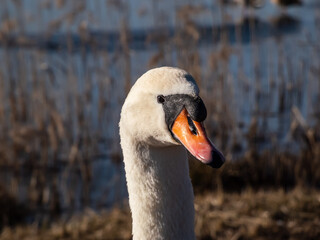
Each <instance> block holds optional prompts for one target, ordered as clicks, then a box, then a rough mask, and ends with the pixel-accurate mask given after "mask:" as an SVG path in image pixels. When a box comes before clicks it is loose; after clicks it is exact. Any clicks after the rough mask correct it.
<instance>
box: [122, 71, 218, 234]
mask: <svg viewBox="0 0 320 240" xmlns="http://www.w3.org/2000/svg"><path fill="white" fill-rule="evenodd" d="M206 115H207V112H206V108H205V106H204V104H203V102H202V100H201V98H200V97H199V89H198V86H197V85H196V82H195V80H194V79H193V78H192V76H191V75H190V74H188V73H187V72H186V71H184V70H181V69H178V68H172V67H161V68H156V69H152V70H149V71H148V72H146V73H145V74H144V75H142V76H141V77H140V78H139V79H138V80H137V81H136V83H135V84H134V86H133V87H132V88H131V90H130V92H129V94H128V96H127V98H126V100H125V102H124V104H123V107H122V110H121V119H120V123H119V127H120V139H121V147H122V151H123V157H124V164H125V172H126V180H127V187H128V192H129V205H130V208H131V213H132V234H133V239H139V240H140V239H177V240H179V239H184V240H185V239H194V238H195V233H194V205H193V189H192V185H191V181H190V177H189V166H188V161H187V154H186V150H185V149H188V151H189V152H190V153H191V154H192V155H193V156H195V157H196V158H197V159H199V160H200V161H202V162H203V163H205V164H208V165H210V166H212V167H215V168H219V167H220V166H221V165H222V164H223V162H224V157H223V155H222V154H221V153H220V152H219V151H218V150H217V149H216V148H215V147H214V145H213V144H212V143H211V142H210V140H209V139H208V138H207V136H206V133H205V130H204V127H203V123H202V122H203V121H204V120H205V118H206Z"/></svg>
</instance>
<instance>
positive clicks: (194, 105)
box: [162, 94, 207, 130]
mask: <svg viewBox="0 0 320 240" xmlns="http://www.w3.org/2000/svg"><path fill="white" fill-rule="evenodd" d="M164 99H165V101H164V102H162V106H163V110H164V112H165V120H166V123H167V126H168V128H169V130H171V128H172V125H173V123H174V121H175V120H176V118H177V117H178V115H179V114H180V112H181V111H182V109H183V108H186V110H187V112H188V114H189V116H190V118H191V119H192V120H194V121H197V122H202V121H204V120H205V119H206V117H207V110H206V107H205V106H204V103H203V101H202V99H201V98H200V97H199V96H197V97H193V96H190V95H187V94H174V95H167V96H164ZM191 122H192V121H191ZM189 126H190V124H189Z"/></svg>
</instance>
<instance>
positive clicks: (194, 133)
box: [187, 116, 198, 135]
mask: <svg viewBox="0 0 320 240" xmlns="http://www.w3.org/2000/svg"><path fill="white" fill-rule="evenodd" d="M187 119H188V124H189V129H190V132H191V133H192V134H193V135H198V131H197V128H196V126H195V125H194V123H193V121H192V119H191V118H190V116H187Z"/></svg>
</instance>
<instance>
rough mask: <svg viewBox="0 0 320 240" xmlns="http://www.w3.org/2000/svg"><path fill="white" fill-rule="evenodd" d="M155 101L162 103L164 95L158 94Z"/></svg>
mask: <svg viewBox="0 0 320 240" xmlns="http://www.w3.org/2000/svg"><path fill="white" fill-rule="evenodd" d="M157 101H158V103H164V101H165V99H164V96H163V95H158V96H157Z"/></svg>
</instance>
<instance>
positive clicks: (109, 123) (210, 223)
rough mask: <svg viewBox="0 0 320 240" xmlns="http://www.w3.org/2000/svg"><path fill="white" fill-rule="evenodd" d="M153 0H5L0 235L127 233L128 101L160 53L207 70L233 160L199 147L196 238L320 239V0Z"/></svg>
mask: <svg viewBox="0 0 320 240" xmlns="http://www.w3.org/2000/svg"><path fill="white" fill-rule="evenodd" d="M26 2H27V1H26ZM29 2H33V0H30V1H29ZM40 2H41V3H40ZM150 2H151V5H150V6H149V5H148V6H147V5H146V6H138V4H137V6H136V7H137V9H130V7H133V6H131V5H130V4H128V3H127V2H125V1H118V0H106V1H84V0H81V1H79V0H73V1H71V0H70V1H65V0H55V1H34V2H33V5H34V6H33V7H34V8H30V7H29V6H26V4H25V1H11V0H6V1H4V4H3V5H1V11H0V17H1V22H0V60H1V61H2V62H3V64H1V65H0V206H1V207H0V239H1V240H2V239H5V240H6V239H8V240H9V239H10V240H11V239H17V240H18V239H19V240H20V239H22V240H24V239H48V240H51V239H66V240H69V239H70V240H71V239H78V238H79V237H81V238H82V239H119V238H120V239H129V238H130V234H131V230H130V222H131V219H130V213H129V210H128V204H127V203H126V201H125V200H123V199H125V198H126V197H127V195H126V194H127V193H126V190H125V180H124V172H123V166H122V156H121V151H120V146H119V136H118V122H119V114H120V108H121V105H122V103H123V100H124V98H125V96H126V94H127V92H128V91H129V89H130V86H132V84H133V82H134V81H135V79H136V78H137V76H139V75H140V74H141V73H143V72H145V71H146V69H149V68H153V67H157V66H163V65H173V66H177V67H180V68H183V69H186V70H187V71H188V72H190V73H191V74H192V75H193V76H194V78H195V79H196V80H197V81H198V85H199V87H200V89H201V90H200V91H201V97H202V98H203V100H204V102H205V104H206V106H207V110H208V113H210V114H209V115H208V118H207V119H206V121H205V127H206V129H207V132H208V135H210V139H213V142H214V144H216V145H217V146H218V147H219V149H221V150H222V152H223V153H224V154H225V156H226V160H227V162H226V163H225V165H224V166H223V167H222V169H220V170H218V171H217V170H212V169H209V168H208V167H207V166H204V165H202V164H200V163H199V162H197V161H195V160H194V159H190V176H191V179H192V182H193V186H194V191H195V196H196V201H195V206H196V211H197V217H196V218H197V223H196V233H197V236H198V239H203V240H205V239H212V238H213V239H231V240H236V239H239V240H240V239H242V240H243V239H272V240H273V239H297V240H298V239H299V240H300V239H320V235H319V234H320V233H319V229H320V226H319V216H320V210H319V208H320V207H319V205H320V204H319V202H320V193H319V191H320V104H319V102H320V100H319V99H320V81H319V76H320V43H319V41H318V39H320V28H318V27H317V26H319V22H320V14H319V13H320V6H318V7H312V8H310V6H301V7H299V8H296V9H294V11H293V12H299V9H303V11H305V12H300V15H301V16H300V17H301V18H300V17H297V16H298V15H299V14H298V15H294V14H292V15H290V14H291V13H292V12H291V11H290V9H288V11H283V12H282V13H281V14H280V13H277V14H275V16H274V17H273V18H271V17H270V18H269V17H267V18H266V17H265V16H263V17H262V16H261V15H259V16H258V14H254V13H255V10H254V9H251V10H252V11H251V13H253V14H252V15H250V14H249V15H246V14H244V12H245V11H243V10H246V9H245V7H244V6H225V5H223V4H222V3H223V2H228V1H211V2H212V4H215V3H217V5H212V6H211V5H207V4H208V1H203V2H202V1H197V3H196V4H185V3H184V2H183V3H181V2H179V0H175V1H167V2H166V1H163V2H164V5H162V1H156V0H154V1H150ZM172 3H174V4H176V5H174V6H171V5H170V4H172ZM166 4H167V5H166ZM30 6H31V5H30ZM266 7H267V6H266ZM239 10H241V11H242V18H241V21H240V20H239V19H237V17H235V16H234V15H233V12H236V14H238V15H239V12H240V11H239ZM247 10H248V9H247ZM135 11H136V12H139V13H138V14H137V16H136V18H137V19H140V18H141V19H144V20H143V21H144V22H148V23H149V22H150V23H153V25H152V28H150V29H152V31H150V32H140V30H139V29H138V30H137V29H134V28H131V27H130V24H131V22H130V21H131V18H132V16H133V15H134V14H135ZM272 11H274V12H276V10H275V9H273V10H272V9H271V8H269V10H268V12H272ZM301 13H303V14H301ZM170 14H171V15H170ZM236 14H235V15H236ZM259 14H263V8H262V9H259ZM302 15H306V16H307V15H308V18H307V19H304V18H303V17H302ZM172 16H173V17H172ZM171 18H172V19H171ZM204 18H207V21H204ZM97 19H98V20H100V21H97ZM170 19H171V20H170ZM208 19H209V21H208ZM143 21H141V22H143ZM170 21H172V22H170ZM203 22H205V24H203ZM109 23H112V24H113V25H114V26H112V27H113V28H114V29H115V30H114V31H113V30H112V31H111V32H110V31H109V30H108V29H107V28H104V25H107V24H109ZM109 25H110V24H109ZM312 26H313V27H312ZM29 27H30V29H31V30H32V29H33V30H34V29H36V30H37V31H38V30H39V31H38V32H37V33H32V31H31V30H30V29H29ZM28 29H29V30H30V31H29V30H28ZM265 29H267V30H268V31H267V33H266V32H265V31H264V30H265ZM158 30H159V31H158ZM61 33H63V34H61ZM160 33H161V34H160ZM97 170H100V172H99V171H97ZM91 209H96V210H95V211H94V210H91ZM101 209H103V210H101Z"/></svg>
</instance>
